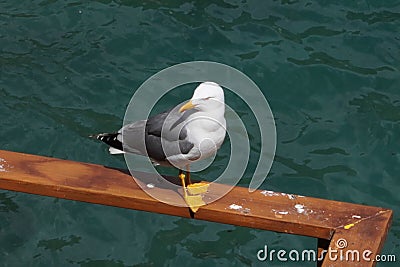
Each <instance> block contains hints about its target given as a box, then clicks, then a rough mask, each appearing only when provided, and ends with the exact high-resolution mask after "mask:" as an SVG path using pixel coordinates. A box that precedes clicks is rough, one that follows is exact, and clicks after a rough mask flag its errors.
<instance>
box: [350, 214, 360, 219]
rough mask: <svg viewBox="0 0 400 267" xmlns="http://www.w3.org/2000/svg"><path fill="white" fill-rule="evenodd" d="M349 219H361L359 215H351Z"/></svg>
mask: <svg viewBox="0 0 400 267" xmlns="http://www.w3.org/2000/svg"><path fill="white" fill-rule="evenodd" d="M351 218H353V219H361V216H360V215H353V216H351Z"/></svg>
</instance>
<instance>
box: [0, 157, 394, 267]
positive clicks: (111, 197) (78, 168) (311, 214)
mask: <svg viewBox="0 0 400 267" xmlns="http://www.w3.org/2000/svg"><path fill="white" fill-rule="evenodd" d="M138 176H141V177H135V178H136V180H137V181H138V182H139V183H141V182H144V183H145V182H148V181H149V180H150V181H151V179H152V177H151V175H149V174H145V173H139V172H138ZM170 179H174V178H171V177H170ZM0 188H2V189H6V190H13V191H19V192H25V193H31V194H38V195H44V196H51V197H58V198H64V199H70V200H77V201H84V202H89V203H95V204H102V205H109V206H116V207H122V208H128V209H135V210H143V211H149V212H156V213H162V214H169V215H175V216H181V217H190V213H189V209H188V208H182V207H177V206H171V205H168V204H164V203H161V202H159V201H157V200H155V199H153V198H152V197H150V196H149V195H147V194H146V193H145V192H144V191H142V189H140V187H139V186H138V184H137V183H136V182H135V181H134V179H133V178H132V177H131V176H130V175H129V174H127V173H126V172H124V171H121V170H116V169H113V168H108V167H105V166H101V165H95V164H89V163H81V162H74V161H69V160H62V159H55V158H49V157H43V156H36V155H29V154H23V153H16V152H10V151H4V150H0ZM152 190H157V194H159V195H163V196H167V197H169V198H170V199H172V200H173V201H174V202H176V203H179V202H180V203H182V205H183V204H184V202H183V198H182V195H181V193H180V192H178V191H172V190H168V189H163V188H154V189H152ZM221 190H226V186H225V185H221V184H212V185H211V186H210V187H209V192H208V193H207V195H206V197H210V198H213V196H215V195H218V192H221ZM232 204H235V205H238V206H241V207H242V208H240V209H231V208H230V206H231V205H232ZM391 217H392V211H391V210H388V209H385V208H379V207H371V206H364V205H358V204H352V203H344V202H338V201H331V200H325V199H317V198H312V197H304V196H298V195H292V194H285V193H278V192H272V191H266V190H257V191H255V192H253V193H249V192H248V190H247V188H243V187H235V188H233V189H232V190H231V191H230V192H229V193H228V194H227V195H225V196H224V197H223V198H221V199H219V200H217V201H215V202H213V203H211V204H209V205H206V206H204V207H201V208H200V210H199V211H198V212H197V213H196V214H195V219H200V220H207V221H213V222H219V223H226V224H233V225H238V226H245V227H251V228H258V229H263V230H270V231H276V232H283V233H290V234H297V235H303V236H311V237H316V238H319V239H324V240H330V243H329V242H325V244H328V243H329V246H332V245H335V242H336V240H337V239H338V238H341V237H342V236H345V237H346V238H347V239H348V240H347V242H353V243H352V244H359V245H360V247H362V248H363V249H370V250H371V251H373V253H374V255H375V254H377V253H379V251H380V250H381V248H382V244H383V242H384V240H385V237H386V235H387V231H388V228H389V225H390V220H391ZM370 222H373V223H374V224H371V223H370ZM352 224H354V227H350V228H349V229H344V228H343V227H344V226H346V225H352ZM374 229H375V230H374ZM320 243H321V244H323V243H324V242H320ZM325 246H326V245H325ZM322 249H323V248H320V250H321V251H322ZM331 264H332V261H329V260H327V258H325V260H324V262H323V263H322V266H331ZM366 264H367V265H363V266H373V264H374V263H366ZM369 264H371V265H369ZM340 266H343V265H340Z"/></svg>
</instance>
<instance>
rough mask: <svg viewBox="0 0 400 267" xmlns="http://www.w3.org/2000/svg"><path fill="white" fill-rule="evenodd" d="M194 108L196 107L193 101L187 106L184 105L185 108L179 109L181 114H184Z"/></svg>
mask: <svg viewBox="0 0 400 267" xmlns="http://www.w3.org/2000/svg"><path fill="white" fill-rule="evenodd" d="M194 107H195V105H193V103H192V101H191V100H190V101H189V102H187V103H186V104H185V105H183V106H182V107H181V108H180V109H179V112H183V111H185V110H188V109H192V108H194Z"/></svg>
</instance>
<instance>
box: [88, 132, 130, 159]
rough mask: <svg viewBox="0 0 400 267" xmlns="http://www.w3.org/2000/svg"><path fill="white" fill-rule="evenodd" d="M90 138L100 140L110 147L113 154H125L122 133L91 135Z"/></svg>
mask: <svg viewBox="0 0 400 267" xmlns="http://www.w3.org/2000/svg"><path fill="white" fill-rule="evenodd" d="M89 137H90V138H94V139H97V140H100V141H102V142H104V143H106V144H107V145H109V146H110V148H109V151H110V153H111V154H121V153H124V151H123V147H122V142H121V140H122V135H121V133H101V134H93V135H89Z"/></svg>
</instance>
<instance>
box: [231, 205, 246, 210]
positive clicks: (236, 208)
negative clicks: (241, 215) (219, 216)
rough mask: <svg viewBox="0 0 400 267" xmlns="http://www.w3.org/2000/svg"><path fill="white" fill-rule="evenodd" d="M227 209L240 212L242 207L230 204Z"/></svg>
mask: <svg viewBox="0 0 400 267" xmlns="http://www.w3.org/2000/svg"><path fill="white" fill-rule="evenodd" d="M229 208H230V209H231V210H240V209H243V207H242V206H240V205H236V204H231V205H230V206H229Z"/></svg>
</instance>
